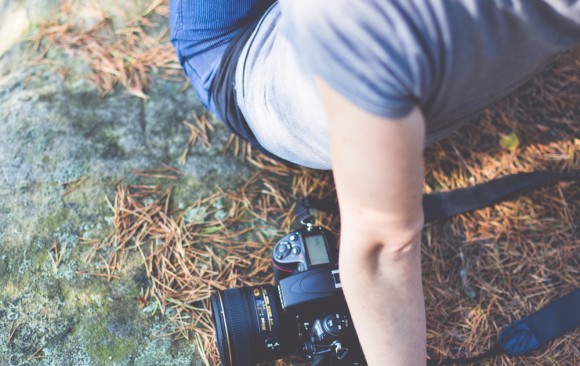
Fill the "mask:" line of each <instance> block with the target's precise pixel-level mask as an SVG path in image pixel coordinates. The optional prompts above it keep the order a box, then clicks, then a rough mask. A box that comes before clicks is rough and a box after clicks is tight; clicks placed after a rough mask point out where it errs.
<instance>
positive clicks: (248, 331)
mask: <svg viewBox="0 0 580 366" xmlns="http://www.w3.org/2000/svg"><path fill="white" fill-rule="evenodd" d="M211 306H212V321H213V324H214V327H215V332H216V340H217V345H218V350H219V353H220V358H221V362H222V366H253V365H255V364H256V363H258V362H262V361H270V360H275V359H278V358H281V357H283V356H284V355H285V354H287V353H288V352H289V350H290V349H291V348H292V345H294V344H295V341H294V343H293V339H294V338H295V337H296V330H295V329H292V326H291V323H289V321H288V319H286V317H284V314H283V312H282V307H281V305H280V299H279V296H278V293H277V291H276V288H275V287H274V286H271V285H262V286H255V287H242V288H233V289H228V290H225V291H217V292H215V293H213V294H212V295H211ZM283 333H284V334H283Z"/></svg>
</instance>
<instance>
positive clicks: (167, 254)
mask: <svg viewBox="0 0 580 366" xmlns="http://www.w3.org/2000/svg"><path fill="white" fill-rule="evenodd" d="M74 5H75V4H74V3H73V2H66V3H65V6H64V7H63V9H62V11H61V14H60V16H59V17H55V18H54V19H56V20H54V21H52V22H50V23H47V24H44V25H43V26H41V29H40V32H39V35H38V37H37V38H36V40H35V45H36V47H37V49H38V50H39V58H38V61H37V62H50V61H49V60H47V59H46V57H45V56H46V54H47V52H48V50H50V49H51V48H52V47H57V48H60V49H64V50H67V51H69V52H73V53H74V54H76V55H78V56H79V57H81V58H83V59H85V60H87V61H88V62H89V63H90V65H91V69H92V73H91V75H90V76H89V77H90V78H91V79H92V80H93V81H94V82H95V84H96V85H97V87H98V88H99V89H100V90H101V92H102V93H103V95H106V94H107V93H109V92H111V91H113V88H115V86H117V85H119V84H121V85H123V86H124V87H125V88H126V90H127V91H128V92H129V93H132V94H134V95H136V96H139V97H142V98H146V97H147V96H146V91H147V87H148V85H149V84H148V83H149V74H150V73H151V72H152V71H155V70H165V72H166V73H165V75H169V76H170V77H173V76H175V75H177V74H175V72H176V71H177V72H178V73H179V70H177V64H176V63H175V60H174V56H173V49H172V48H171V46H170V45H169V44H168V43H167V32H166V31H165V32H163V31H162V32H161V33H159V32H154V31H153V30H157V29H158V28H160V27H161V28H163V26H162V25H159V24H156V23H155V22H156V21H157V20H154V19H159V18H161V19H163V17H164V16H166V15H167V6H166V3H165V2H163V1H155V2H152V5H151V6H150V7H148V8H147V9H144V11H143V12H141V13H140V14H139V16H137V17H132V18H127V19H125V22H124V23H125V26H124V27H122V28H115V27H113V26H112V24H113V22H112V21H111V18H110V16H109V15H107V14H106V13H105V12H102V13H101V14H102V15H101V16H100V18H98V17H97V18H98V21H96V22H93V24H92V25H90V26H87V25H84V24H83V23H82V22H81V23H77V22H75V21H71V19H74V14H76V13H75V11H76V10H75V6H74ZM97 10H98V9H97ZM97 14H99V13H98V11H97ZM175 77H176V78H177V79H178V80H182V79H181V77H177V76H175ZM184 123H185V124H186V126H187V127H188V128H189V129H190V138H189V141H188V144H187V146H185V147H184V153H183V155H182V158H181V160H182V161H185V160H186V159H187V158H188V152H189V148H190V147H191V146H192V145H194V144H209V143H210V140H209V137H208V131H210V132H211V128H212V126H211V124H209V123H208V122H207V120H204V119H202V118H201V117H199V118H197V117H196V119H194V121H193V122H188V121H185V122H184ZM512 134H514V135H515V136H517V138H518V140H519V145H517V146H513V145H512V146H511V149H504V148H502V147H501V146H500V140H501V137H502V136H509V135H512ZM224 153H227V154H235V155H237V156H239V157H240V159H241V160H243V161H245V162H246V163H248V164H251V165H253V166H255V167H257V168H259V170H258V173H256V174H255V175H254V176H253V177H252V178H251V179H249V180H248V182H247V183H246V184H245V185H244V186H243V187H241V188H240V189H239V190H237V191H234V192H226V191H222V190H220V189H219V188H218V189H216V192H215V194H213V195H212V196H210V197H205V198H202V199H199V200H198V201H197V202H195V203H193V204H191V205H190V206H189V207H187V208H186V209H183V210H177V209H175V208H174V205H173V203H172V194H171V190H170V189H169V190H167V189H162V188H161V187H160V186H156V185H150V184H148V183H147V182H149V181H151V178H155V179H156V180H162V181H164V182H166V183H167V184H166V185H165V186H170V185H171V183H172V182H175V181H177V180H179V178H180V176H181V174H182V173H181V172H179V170H178V169H175V168H172V167H161V168H159V169H154V170H148V171H135V172H134V174H135V175H137V176H140V177H141V179H142V181H143V182H144V183H143V184H142V185H132V186H131V185H123V184H119V185H118V186H117V187H116V191H117V193H116V197H115V199H114V201H113V202H111V209H112V210H113V212H114V215H115V216H114V217H115V218H114V228H113V229H112V232H111V235H110V236H109V237H108V238H105V239H104V240H100V241H95V240H92V241H91V240H87V241H85V244H86V245H87V248H88V249H87V251H86V255H87V260H89V261H91V262H92V263H97V264H96V265H95V266H94V268H92V269H91V270H90V271H83V273H87V272H88V273H90V274H92V275H95V276H103V277H106V278H108V279H109V280H112V279H114V278H117V277H118V276H119V275H120V270H121V269H122V268H123V265H124V263H125V262H126V260H127V257H128V256H129V255H139V256H141V258H142V260H143V264H144V266H145V268H146V270H147V273H148V275H149V278H150V281H151V286H150V288H149V289H147V290H146V291H144V293H143V294H142V295H141V296H139V298H138V299H136V301H139V302H140V303H141V304H142V305H143V306H147V305H149V303H150V302H154V303H155V304H157V306H158V309H159V310H160V311H165V310H166V309H167V308H168V307H171V308H173V309H175V312H173V313H172V315H171V320H172V327H168V328H167V329H165V330H164V334H167V335H173V336H178V337H185V338H188V339H190V341H191V342H192V343H195V344H197V345H199V346H200V348H201V349H203V350H204V351H205V354H204V355H203V357H204V358H205V359H206V361H207V363H208V364H210V365H217V364H218V357H217V354H216V348H215V343H214V340H213V331H212V327H211V323H210V320H209V319H210V318H209V313H208V304H207V298H208V296H209V294H210V291H211V290H213V289H225V288H229V287H234V286H245V285H252V284H255V283H264V282H269V281H271V279H272V277H271V269H270V261H269V250H270V249H271V246H272V244H273V243H274V242H275V240H276V238H277V237H279V235H282V234H283V233H285V232H286V231H287V230H288V228H289V227H290V224H291V223H292V221H293V216H292V215H293V214H292V210H293V203H294V202H295V199H296V198H297V197H302V196H305V195H311V194H314V195H319V196H320V195H330V194H332V192H333V189H334V188H333V183H332V177H331V175H330V174H329V173H323V172H315V171H310V170H306V169H289V168H286V167H284V166H282V165H279V164H277V163H275V162H273V161H271V160H269V159H268V158H265V157H263V156H261V155H259V154H255V153H254V152H252V150H251V148H250V147H249V146H248V145H247V144H245V143H243V142H241V141H240V140H239V139H237V138H234V137H232V138H231V139H230V141H229V142H228V144H227V146H226V147H225V148H224ZM544 169H546V170H556V171H566V170H572V169H575V170H578V169H580V57H578V56H577V55H576V56H575V55H574V54H573V53H568V54H566V55H563V56H562V57H561V58H560V59H559V60H558V61H557V62H555V63H554V64H553V65H552V66H550V68H549V69H548V70H547V71H546V72H544V73H543V74H542V75H540V76H538V77H536V78H535V79H533V80H532V81H531V82H530V83H528V84H527V85H526V86H525V87H523V88H521V89H520V90H519V91H518V92H517V93H515V94H514V95H512V96H511V97H509V98H507V99H505V100H503V101H502V102H501V103H499V104H498V105H497V106H495V107H494V108H492V109H489V110H487V111H486V112H484V113H483V114H482V115H481V116H480V117H479V118H478V120H477V122H475V123H473V124H471V125H470V126H467V127H464V128H462V129H461V130H460V131H459V132H458V133H457V134H455V135H454V136H452V137H451V138H449V139H446V140H444V141H442V142H441V143H440V144H439V145H437V146H434V147H431V148H429V149H428V150H427V151H426V172H427V179H426V183H425V191H426V192H431V191H438V190H448V189H453V188H460V187H466V186H470V185H473V184H475V183H479V182H484V181H487V180H490V179H493V178H495V177H499V176H502V175H505V174H509V173H516V172H523V171H534V170H544ZM77 183H78V182H70V185H71V186H74V185H75V184H77ZM579 198H580V187H579V185H578V184H577V183H566V184H564V183H562V184H559V185H557V186H555V187H551V188H545V189H541V190H539V191H536V192H534V193H531V194H527V195H525V196H522V197H520V198H518V199H516V200H514V201H510V202H506V203H504V204H501V205H498V206H495V207H492V208H486V209H482V210H478V211H476V212H474V213H470V214H466V215H461V216H459V217H456V218H454V219H453V220H450V221H447V222H440V223H434V224H430V225H428V226H427V227H426V228H425V230H424V240H423V272H424V286H425V297H426V306H427V315H428V329H429V331H428V347H429V349H428V352H429V355H431V356H433V357H449V356H452V357H456V356H464V355H473V354H477V353H479V352H481V351H483V350H485V349H487V348H488V347H489V346H490V344H491V343H492V342H493V341H494V340H495V338H496V336H497V334H498V332H499V330H500V329H501V328H502V327H503V326H504V325H506V324H508V323H509V322H510V321H512V320H514V319H516V318H519V317H521V316H523V315H526V314H529V313H531V312H533V311H534V310H536V309H538V308H539V307H541V306H543V305H545V304H546V303H548V302H550V301H551V300H553V299H555V298H557V297H558V296H561V295H563V294H565V293H567V292H569V291H571V290H572V289H574V288H577V287H580V232H579V225H578V223H579V222H580V204H579V202H580V200H579ZM319 219H320V221H321V222H322V224H323V225H325V226H327V227H329V228H332V229H334V230H335V231H336V230H337V227H338V222H337V219H336V218H334V217H330V216H320V217H319ZM272 227H275V228H278V230H277V232H273V231H272V230H271V228H272ZM265 232H267V233H268V235H266V234H264V233H265ZM54 252H55V256H58V250H57V247H55V249H54ZM579 336H580V332H578V331H576V332H575V333H574V334H572V335H569V336H567V337H563V338H561V339H558V340H557V341H555V342H553V343H552V344H551V345H550V346H549V347H547V348H545V349H542V350H541V351H539V352H537V353H535V354H534V355H533V356H530V357H525V358H518V359H508V358H505V357H503V358H500V359H496V360H491V361H489V362H487V363H484V364H486V365H579V364H580V347H579V344H580V342H578V339H579Z"/></svg>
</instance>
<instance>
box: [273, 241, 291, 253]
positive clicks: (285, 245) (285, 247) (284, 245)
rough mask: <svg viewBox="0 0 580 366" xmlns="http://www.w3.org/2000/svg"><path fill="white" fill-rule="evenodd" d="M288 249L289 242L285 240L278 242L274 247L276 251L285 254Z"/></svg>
mask: <svg viewBox="0 0 580 366" xmlns="http://www.w3.org/2000/svg"><path fill="white" fill-rule="evenodd" d="M289 251H290V244H288V243H287V242H285V241H284V242H281V243H279V244H278V246H277V247H276V252H278V253H280V254H285V253H287V252H289Z"/></svg>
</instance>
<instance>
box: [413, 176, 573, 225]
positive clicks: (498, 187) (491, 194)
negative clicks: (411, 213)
mask: <svg viewBox="0 0 580 366" xmlns="http://www.w3.org/2000/svg"><path fill="white" fill-rule="evenodd" d="M579 179H580V172H572V173H556V172H535V173H519V174H513V175H508V176H505V177H502V178H498V179H494V180H491V181H489V182H486V183H481V184H478V185H475V186H473V187H469V188H461V189H455V190H453V191H449V192H437V193H431V194H426V195H423V213H424V215H425V223H428V222H432V221H436V220H441V219H447V218H450V217H453V216H455V215H458V214H461V213H465V212H469V211H473V210H476V209H478V208H482V207H486V206H491V205H494V204H496V203H499V202H503V201H505V200H508V199H510V198H514V197H515V196H516V195H518V194H521V193H523V192H524V191H527V190H530V189H534V188H538V187H541V186H544V185H548V184H553V183H556V182H560V181H573V180H579Z"/></svg>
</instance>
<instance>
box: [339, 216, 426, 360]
mask: <svg viewBox="0 0 580 366" xmlns="http://www.w3.org/2000/svg"><path fill="white" fill-rule="evenodd" d="M345 224H346V226H344V227H343V230H342V234H341V242H342V243H343V244H346V243H347V242H348V243H350V244H354V245H348V244H347V245H342V246H341V253H340V256H341V257H340V269H341V274H342V276H341V277H342V282H343V290H344V293H345V296H346V299H347V302H348V305H349V309H350V311H351V315H352V317H353V321H354V323H355V326H356V329H357V332H358V335H359V339H360V342H361V344H362V345H363V350H364V352H365V355H366V358H367V361H368V363H369V365H401V366H403V365H413V366H415V365H421V366H424V365H425V360H426V355H425V348H426V345H425V332H426V330H425V307H424V300H423V289H422V284H421V260H420V237H419V236H417V237H415V238H414V239H412V240H411V241H410V242H404V243H401V247H400V248H401V250H398V251H391V250H390V249H389V246H388V245H387V244H385V243H386V242H387V241H390V242H391V244H392V243H393V241H392V238H385V239H384V240H377V239H376V238H370V237H365V236H364V234H363V235H361V232H360V230H361V229H363V227H364V226H363V225H354V226H349V225H348V223H345V222H343V225H345ZM359 245H360V247H359ZM360 248H372V249H371V250H370V251H361V250H359V249H360Z"/></svg>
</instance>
